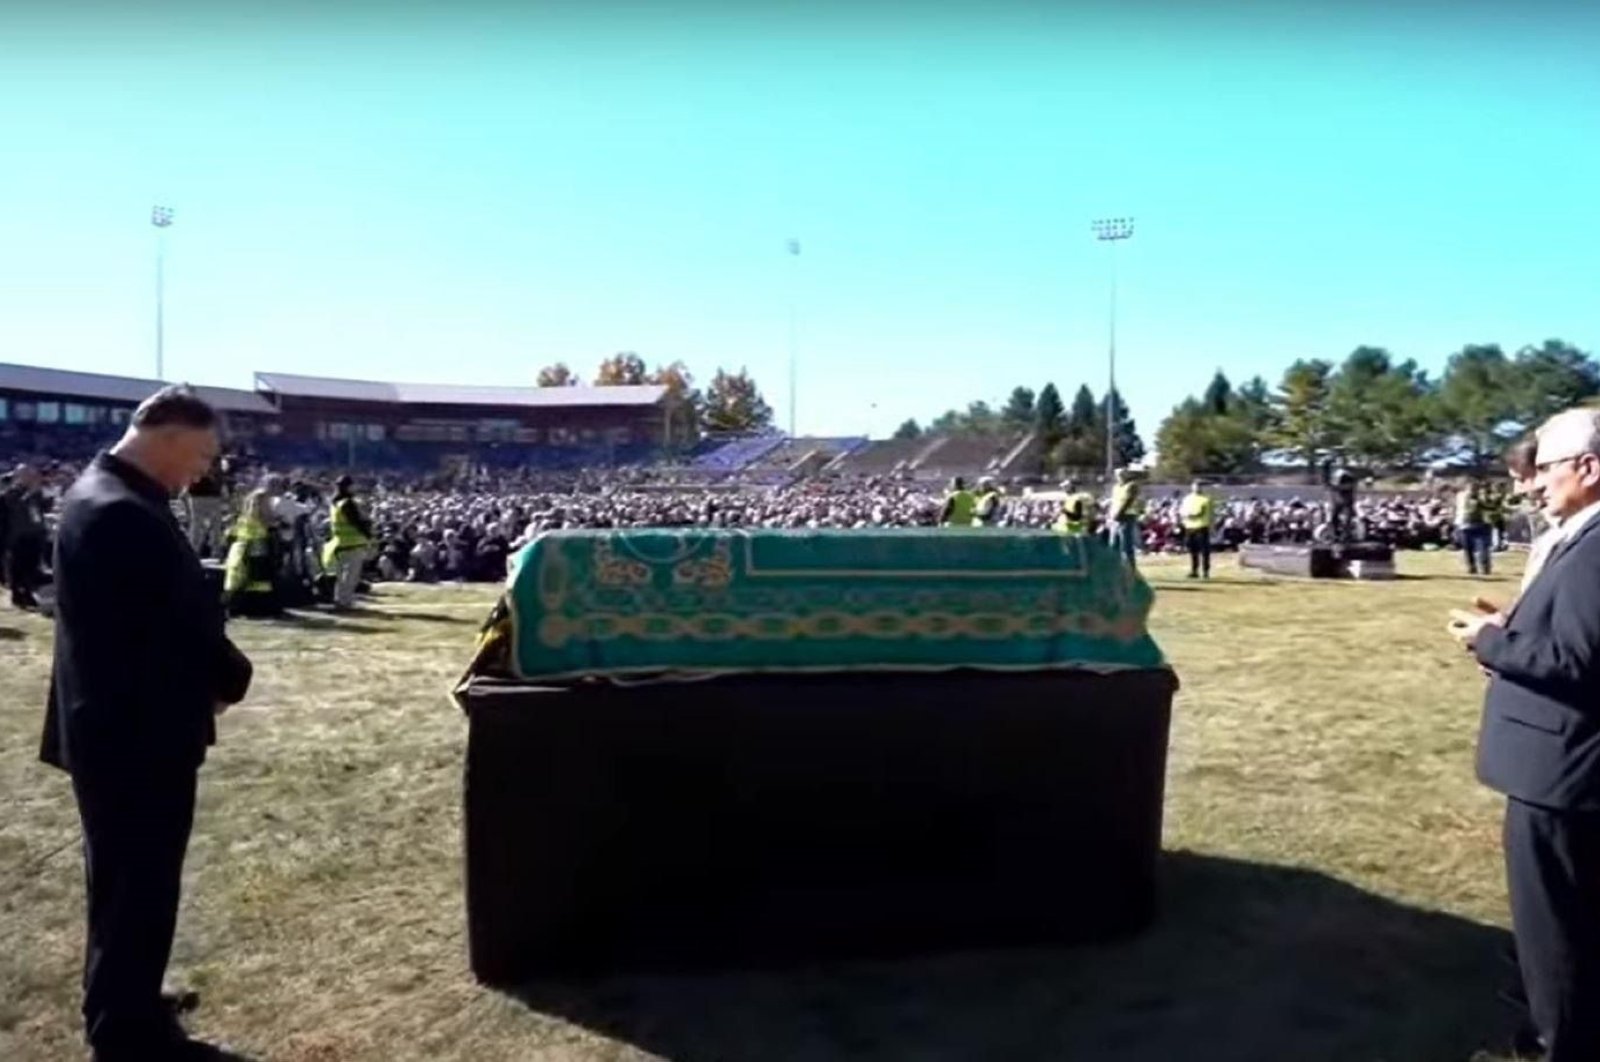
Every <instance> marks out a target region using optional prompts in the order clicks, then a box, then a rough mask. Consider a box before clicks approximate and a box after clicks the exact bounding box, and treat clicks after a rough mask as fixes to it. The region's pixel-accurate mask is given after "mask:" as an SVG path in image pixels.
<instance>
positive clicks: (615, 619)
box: [504, 528, 1165, 679]
mask: <svg viewBox="0 0 1600 1062" xmlns="http://www.w3.org/2000/svg"><path fill="white" fill-rule="evenodd" d="M508 582H509V586H508V590H507V593H506V599H505V602H504V604H505V605H506V611H507V613H508V614H509V618H510V623H509V645H508V646H506V648H507V649H508V650H509V651H508V652H507V653H506V654H505V657H504V659H505V661H506V666H507V667H508V669H509V670H510V671H511V672H513V673H514V675H515V677H518V678H523V679H558V678H561V679H570V678H579V677H584V676H614V677H628V676H633V677H647V676H661V675H670V674H673V673H680V674H681V673H694V674H715V673H723V672H751V671H795V670H830V671H839V670H843V671H848V670H851V669H895V670H928V669H933V670H942V669H950V668H996V669H1006V670H1037V669H1045V668H1085V669H1091V670H1119V669H1127V668H1160V667H1165V662H1164V660H1163V658H1162V655H1161V651H1160V649H1158V648H1157V647H1156V644H1155V642H1154V641H1152V640H1151V638H1150V635H1149V632H1148V630H1147V629H1146V626H1145V619H1146V617H1147V616H1148V615H1149V612H1150V605H1151V602H1152V599H1153V594H1152V592H1151V590H1150V587H1149V586H1148V584H1146V583H1145V582H1144V580H1143V579H1141V578H1140V577H1139V576H1138V575H1137V574H1136V573H1134V572H1133V571H1132V570H1131V569H1130V568H1129V567H1128V566H1127V565H1126V564H1124V563H1123V562H1122V560H1121V559H1120V558H1119V557H1118V556H1117V555H1116V554H1115V553H1113V552H1112V551H1111V550H1110V549H1108V548H1107V547H1106V546H1104V545H1103V544H1102V543H1101V542H1100V541H1099V540H1097V539H1090V538H1081V537H1068V536H1063V535H1058V534H1053V533H1048V532H1024V531H1016V532H1013V531H1000V530H993V529H987V528H975V529H927V530H899V529H878V530H863V531H776V530H774V531H766V530H750V531H725V530H709V529H689V530H673V529H649V530H627V531H557V532H551V533H548V534H544V535H541V536H539V537H538V538H537V539H536V540H534V541H533V542H532V543H530V544H529V545H528V546H527V547H526V548H525V549H523V550H522V551H521V553H520V554H518V555H517V556H516V557H515V558H513V564H512V574H511V577H510V579H509V581H508Z"/></svg>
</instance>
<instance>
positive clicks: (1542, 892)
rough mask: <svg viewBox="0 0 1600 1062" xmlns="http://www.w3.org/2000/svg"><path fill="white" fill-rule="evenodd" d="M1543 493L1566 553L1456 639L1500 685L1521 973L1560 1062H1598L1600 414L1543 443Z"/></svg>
mask: <svg viewBox="0 0 1600 1062" xmlns="http://www.w3.org/2000/svg"><path fill="white" fill-rule="evenodd" d="M1537 469H1538V472H1537V480H1536V486H1537V489H1538V491H1539V492H1540V494H1541V495H1542V498H1543V502H1544V507H1545V511H1546V512H1547V513H1548V514H1549V516H1550V517H1551V518H1552V519H1553V520H1555V521H1556V522H1558V524H1559V528H1560V530H1559V539H1558V540H1557V541H1556V542H1555V543H1554V545H1553V546H1552V547H1551V549H1550V552H1549V554H1548V557H1547V559H1546V560H1545V562H1544V566H1543V568H1542V569H1541V570H1540V572H1539V574H1538V575H1537V576H1536V577H1535V578H1534V580H1533V581H1532V583H1531V584H1530V585H1529V586H1528V588H1527V590H1526V591H1525V592H1524V593H1523V594H1522V596H1521V597H1520V598H1519V599H1518V600H1517V602H1516V604H1515V605H1513V606H1512V607H1511V609H1510V610H1509V612H1507V613H1505V614H1502V613H1498V612H1491V613H1483V612H1478V613H1467V612H1456V613H1454V614H1453V619H1452V622H1451V631H1452V633H1453V634H1454V635H1455V636H1456V638H1457V639H1459V640H1460V641H1461V642H1462V643H1463V644H1464V645H1465V646H1466V647H1467V648H1468V649H1469V650H1470V651H1471V652H1472V653H1473V655H1474V656H1476V658H1477V660H1478V662H1479V664H1480V665H1481V666H1482V667H1483V668H1484V670H1485V671H1487V672H1488V673H1489V676H1490V682H1489V689H1488V693H1487V695H1486V696H1485V698H1484V710H1483V724H1482V731H1481V734H1480V736H1479V740H1478V777H1479V779H1480V780H1481V781H1482V782H1483V783H1484V784H1485V785H1488V786H1490V787H1491V788H1493V789H1496V790H1498V791H1500V792H1502V793H1504V794H1506V796H1507V798H1508V799H1507V801H1506V818H1505V832H1504V847H1505V859H1506V877H1507V884H1508V887H1509V893H1510V898H1511V920H1512V928H1513V929H1514V930H1515V932H1516V938H1517V956H1518V963H1519V965H1520V966H1521V968H1522V978H1523V983H1524V986H1525V987H1526V989H1527V994H1528V1002H1529V1007H1530V1010H1531V1013H1532V1016H1533V1021H1534V1024H1535V1026H1536V1027H1537V1029H1538V1032H1539V1035H1540V1038H1541V1040H1542V1041H1543V1043H1544V1045H1545V1048H1546V1050H1547V1051H1548V1054H1547V1055H1546V1058H1547V1059H1549V1060H1550V1062H1576V1060H1579V1059H1582V1060H1586V1062H1587V1060H1594V1059H1600V411H1596V410H1588V409H1581V410H1570V411H1568V412H1566V413H1562V414H1559V415H1557V416H1555V417H1552V418H1551V419H1550V421H1549V422H1548V423H1547V424H1546V425H1545V426H1544V427H1543V428H1541V429H1540V432H1539V447H1538V456H1537Z"/></svg>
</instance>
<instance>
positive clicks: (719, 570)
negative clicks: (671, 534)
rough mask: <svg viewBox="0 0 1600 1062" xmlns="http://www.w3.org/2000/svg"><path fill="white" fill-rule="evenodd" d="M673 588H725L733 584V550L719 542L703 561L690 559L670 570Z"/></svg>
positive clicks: (680, 562)
mask: <svg viewBox="0 0 1600 1062" xmlns="http://www.w3.org/2000/svg"><path fill="white" fill-rule="evenodd" d="M672 582H673V585H674V586H703V587H717V588H720V587H725V586H727V585H728V584H729V583H731V582H733V550H732V548H731V547H730V546H729V545H728V541H727V540H726V539H723V540H721V541H719V542H718V543H717V544H716V545H715V546H714V547H713V548H712V551H711V556H709V557H706V558H704V559H696V558H693V557H691V558H690V559H688V560H684V561H679V562H678V563H677V564H676V565H674V566H673V569H672Z"/></svg>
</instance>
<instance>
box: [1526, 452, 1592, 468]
mask: <svg viewBox="0 0 1600 1062" xmlns="http://www.w3.org/2000/svg"><path fill="white" fill-rule="evenodd" d="M1594 456H1596V455H1595V454H1572V455H1571V456H1569V457H1557V458H1555V459H1554V460H1550V461H1540V462H1538V463H1537V464H1535V465H1534V466H1533V468H1534V471H1535V472H1548V471H1550V470H1551V469H1552V468H1554V467H1556V466H1557V465H1564V464H1566V463H1567V462H1568V461H1582V460H1583V459H1584V458H1585V457H1594Z"/></svg>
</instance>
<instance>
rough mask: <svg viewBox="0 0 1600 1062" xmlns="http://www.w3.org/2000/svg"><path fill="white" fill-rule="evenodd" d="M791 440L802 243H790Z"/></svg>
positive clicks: (796, 374) (797, 386)
mask: <svg viewBox="0 0 1600 1062" xmlns="http://www.w3.org/2000/svg"><path fill="white" fill-rule="evenodd" d="M789 263H790V264H789V438H791V439H792V438H794V437H795V419H794V416H795V414H794V411H795V395H796V391H797V390H798V388H799V379H800V377H799V345H800V341H799V332H798V329H797V327H796V320H795V315H796V308H795V307H796V303H797V302H798V301H799V298H800V241H799V240H795V239H791V240H790V241H789Z"/></svg>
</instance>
